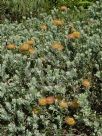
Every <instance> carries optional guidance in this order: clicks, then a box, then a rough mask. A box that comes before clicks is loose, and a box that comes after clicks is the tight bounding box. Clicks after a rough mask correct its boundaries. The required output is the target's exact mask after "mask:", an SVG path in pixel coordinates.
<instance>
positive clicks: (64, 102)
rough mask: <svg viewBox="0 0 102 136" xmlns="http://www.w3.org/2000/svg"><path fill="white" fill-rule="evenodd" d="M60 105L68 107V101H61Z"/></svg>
mask: <svg viewBox="0 0 102 136" xmlns="http://www.w3.org/2000/svg"><path fill="white" fill-rule="evenodd" d="M59 106H60V107H61V108H68V103H67V102H66V101H65V100H62V101H60V102H59Z"/></svg>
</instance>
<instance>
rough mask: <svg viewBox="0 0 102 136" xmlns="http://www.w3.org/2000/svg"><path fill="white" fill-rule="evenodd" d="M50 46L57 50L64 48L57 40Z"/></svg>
mask: <svg viewBox="0 0 102 136" xmlns="http://www.w3.org/2000/svg"><path fill="white" fill-rule="evenodd" d="M51 47H52V48H53V49H56V50H58V51H62V50H63V49H64V47H63V46H62V45H61V43H58V42H54V43H53V44H52V46H51Z"/></svg>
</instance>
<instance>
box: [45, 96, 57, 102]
mask: <svg viewBox="0 0 102 136" xmlns="http://www.w3.org/2000/svg"><path fill="white" fill-rule="evenodd" d="M46 101H47V104H53V103H54V102H55V98H54V96H48V97H47V98H46Z"/></svg>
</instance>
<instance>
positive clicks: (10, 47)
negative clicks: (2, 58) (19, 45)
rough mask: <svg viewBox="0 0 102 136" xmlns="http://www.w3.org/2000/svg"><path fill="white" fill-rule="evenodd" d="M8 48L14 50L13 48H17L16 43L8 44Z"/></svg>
mask: <svg viewBox="0 0 102 136" xmlns="http://www.w3.org/2000/svg"><path fill="white" fill-rule="evenodd" d="M6 48H7V49H8V50H13V49H16V45H15V44H8V45H7V46H6Z"/></svg>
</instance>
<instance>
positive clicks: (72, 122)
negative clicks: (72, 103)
mask: <svg viewBox="0 0 102 136" xmlns="http://www.w3.org/2000/svg"><path fill="white" fill-rule="evenodd" d="M65 123H66V124H68V125H70V126H74V125H75V124H76V121H75V119H74V118H73V117H66V118H65Z"/></svg>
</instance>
